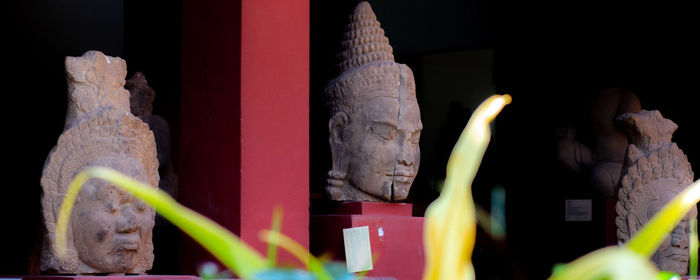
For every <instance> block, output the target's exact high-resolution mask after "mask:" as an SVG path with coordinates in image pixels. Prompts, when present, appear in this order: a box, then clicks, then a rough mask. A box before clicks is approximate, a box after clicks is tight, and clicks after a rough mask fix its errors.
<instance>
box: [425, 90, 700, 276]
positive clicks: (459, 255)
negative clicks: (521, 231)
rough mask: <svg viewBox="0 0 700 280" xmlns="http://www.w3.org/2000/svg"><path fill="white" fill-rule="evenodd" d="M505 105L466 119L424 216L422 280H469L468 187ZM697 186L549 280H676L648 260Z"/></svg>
mask: <svg viewBox="0 0 700 280" xmlns="http://www.w3.org/2000/svg"><path fill="white" fill-rule="evenodd" d="M510 101H511V97H510V96H508V95H500V96H499V95H497V96H492V97H490V98H488V99H486V101H484V102H483V103H482V104H481V105H480V106H479V107H478V108H477V109H476V111H475V112H474V114H473V115H472V117H471V118H470V120H469V123H468V124H467V127H466V128H465V129H464V131H463V132H462V135H461V136H460V138H459V140H458V142H457V144H456V145H455V147H454V149H453V151H452V154H451V156H450V159H449V161H448V163H447V177H446V179H445V183H444V186H443V189H442V191H441V193H440V197H438V199H436V200H435V201H434V202H433V203H432V204H431V205H430V206H429V207H428V210H427V211H426V216H425V228H424V243H425V244H424V245H425V250H426V254H425V255H426V264H425V272H424V274H423V279H424V280H435V279H461V280H465V279H474V268H473V266H472V263H471V253H472V250H473V249H474V241H475V235H476V214H475V207H474V202H473V200H472V196H471V183H472V181H473V179H474V177H475V175H476V171H477V170H478V168H479V164H480V163H481V160H482V157H483V155H484V152H485V151H486V147H487V145H488V143H489V139H490V136H491V132H490V129H489V126H488V125H489V122H490V121H491V120H493V119H494V118H495V116H496V115H497V114H498V113H499V112H500V111H501V109H502V108H503V107H504V106H505V105H506V104H508V103H510ZM699 182H700V181H698V182H696V183H694V184H692V185H691V186H689V187H688V188H687V189H686V190H685V191H683V192H682V193H680V194H679V195H678V196H677V197H676V198H674V199H673V200H672V201H671V202H669V203H668V204H667V205H666V206H665V207H664V208H663V209H662V210H661V211H659V213H658V214H656V215H655V216H654V218H652V220H651V221H650V222H649V223H648V224H647V225H646V226H645V227H644V228H642V229H641V230H640V231H639V232H638V233H637V234H636V235H635V236H634V237H633V238H632V239H631V240H630V241H629V242H628V243H627V244H625V245H624V246H621V247H607V248H602V249H599V250H596V251H593V252H592V253H589V254H587V255H585V256H583V257H581V258H579V259H577V260H575V261H573V262H571V263H569V264H566V265H559V266H557V267H556V268H555V271H554V273H553V275H552V276H551V278H550V279H551V280H560V279H562V280H563V279H567V280H571V279H620V280H621V279H630V280H631V279H635V280H640V279H679V277H678V276H677V275H674V274H672V273H667V272H659V271H658V270H657V269H656V267H655V266H654V265H653V264H652V263H651V262H650V261H649V257H651V255H652V254H653V253H654V251H655V250H656V248H657V247H658V246H659V245H660V244H661V242H663V240H664V239H665V238H666V236H667V235H668V234H669V232H670V231H671V230H673V228H674V227H675V226H676V224H678V222H679V221H680V220H681V219H682V218H683V216H685V214H686V213H687V212H688V211H689V210H690V209H691V207H694V206H695V205H696V204H697V203H698V201H700V183H699ZM691 258H692V257H691ZM691 266H692V265H691Z"/></svg>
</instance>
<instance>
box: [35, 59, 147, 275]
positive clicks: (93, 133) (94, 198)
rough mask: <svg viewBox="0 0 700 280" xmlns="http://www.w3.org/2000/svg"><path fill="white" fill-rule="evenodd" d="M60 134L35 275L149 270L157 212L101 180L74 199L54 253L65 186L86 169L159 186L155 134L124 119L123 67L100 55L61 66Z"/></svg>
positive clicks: (46, 188) (50, 164)
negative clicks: (65, 99)
mask: <svg viewBox="0 0 700 280" xmlns="http://www.w3.org/2000/svg"><path fill="white" fill-rule="evenodd" d="M66 72H67V75H68V90H69V91H68V95H69V104H68V114H67V117H66V126H65V129H64V131H63V133H62V134H61V136H60V137H59V139H58V142H57V144H56V146H55V147H54V148H53V150H52V151H51V152H50V154H49V156H48V158H47V160H46V163H45V165H44V170H43V172H42V177H41V186H42V191H43V193H42V199H41V202H42V212H43V218H44V226H45V233H44V240H43V244H42V254H41V264H40V269H41V270H42V271H45V272H53V273H143V272H145V271H146V270H148V269H150V268H151V266H152V264H153V243H152V240H151V235H152V229H153V223H154V217H155V212H154V211H153V209H152V208H150V207H147V206H146V205H145V204H144V203H143V202H141V201H139V200H136V199H134V197H133V196H131V195H128V194H126V193H124V192H123V191H121V190H120V189H117V188H116V187H114V186H113V185H111V184H110V183H107V182H106V181H103V180H98V179H91V180H89V181H88V182H87V183H86V185H85V186H84V187H83V188H82V190H81V191H80V193H79V194H78V199H77V200H76V203H75V206H74V209H73V212H72V214H71V220H70V225H69V227H68V240H67V243H68V244H67V245H68V253H67V255H66V256H59V255H58V254H57V253H56V244H55V243H54V241H55V236H56V219H57V215H58V209H59V208H60V206H61V203H62V202H63V198H64V196H65V192H66V190H67V188H68V185H69V183H70V182H71V181H72V180H73V178H74V176H75V175H77V173H78V172H80V171H81V170H82V169H84V168H86V167H88V166H105V167H110V168H114V169H116V170H118V171H121V172H123V173H125V174H127V175H129V176H132V177H133V178H136V179H137V180H140V181H143V182H145V183H148V184H150V185H151V186H157V185H158V180H159V177H158V161H157V158H156V147H155V140H154V137H153V133H152V132H151V131H150V130H149V129H148V126H147V125H146V124H145V123H144V122H143V121H141V120H140V119H138V118H137V117H135V116H133V115H132V114H131V113H129V92H128V91H127V90H125V89H124V88H123V86H124V83H125V81H124V78H125V76H126V63H125V62H124V60H122V59H120V58H115V57H109V56H105V55H104V54H102V53H101V52H98V51H89V52H87V53H85V54H84V55H83V56H82V57H68V58H66Z"/></svg>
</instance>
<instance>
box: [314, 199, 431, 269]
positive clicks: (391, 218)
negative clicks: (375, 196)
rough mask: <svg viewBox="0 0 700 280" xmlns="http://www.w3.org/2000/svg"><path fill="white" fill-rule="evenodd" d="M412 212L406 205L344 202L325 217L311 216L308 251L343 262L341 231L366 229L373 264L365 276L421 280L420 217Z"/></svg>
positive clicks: (421, 230)
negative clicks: (414, 215)
mask: <svg viewBox="0 0 700 280" xmlns="http://www.w3.org/2000/svg"><path fill="white" fill-rule="evenodd" d="M411 211H412V205H411V204H406V203H379V202H347V203H342V204H340V205H338V206H337V207H335V209H333V210H332V212H331V213H330V214H328V215H312V216H311V224H310V226H311V229H310V235H311V238H310V239H311V252H312V253H314V255H321V254H323V253H329V254H331V256H332V258H333V259H335V260H344V259H345V249H344V243H343V229H344V228H351V227H362V226H368V227H369V239H370V246H371V247H372V254H373V255H374V256H375V262H374V269H373V270H372V271H370V272H369V273H368V274H367V275H369V276H391V277H395V278H396V279H399V280H404V279H420V278H421V277H422V274H423V266H424V263H425V256H424V253H423V218H422V217H412V216H411Z"/></svg>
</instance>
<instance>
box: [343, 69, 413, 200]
mask: <svg viewBox="0 0 700 280" xmlns="http://www.w3.org/2000/svg"><path fill="white" fill-rule="evenodd" d="M408 78H410V79H412V78H413V76H412V75H410V73H405V72H404V71H401V82H400V83H399V85H398V87H397V88H396V89H395V90H397V91H399V94H398V98H396V93H393V94H390V93H387V94H385V95H382V94H380V95H378V96H374V97H371V98H369V99H368V100H366V101H365V102H364V104H362V105H361V108H359V110H357V111H356V112H355V113H353V114H351V115H350V116H348V123H347V124H346V125H345V126H344V127H343V128H342V144H341V145H339V146H337V148H336V149H337V150H334V151H333V153H334V154H337V155H341V157H342V158H344V159H342V161H344V162H346V164H347V168H346V172H347V183H348V184H350V185H351V186H352V187H354V188H357V189H359V190H361V191H362V192H365V193H367V194H370V195H372V196H375V197H378V198H380V199H382V200H387V201H397V200H404V199H406V197H407V196H408V193H409V190H410V188H411V184H413V180H414V179H415V177H416V173H417V172H418V166H419V164H420V148H419V146H418V141H419V139H420V132H421V130H422V128H423V125H422V123H421V120H420V110H419V108H418V103H417V102H416V99H415V92H410V93H409V92H408V90H412V89H409V88H408V87H407V86H406V82H405V81H406V79H408ZM392 95H393V97H392ZM411 97H413V98H411Z"/></svg>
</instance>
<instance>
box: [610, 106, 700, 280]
mask: <svg viewBox="0 0 700 280" xmlns="http://www.w3.org/2000/svg"><path fill="white" fill-rule="evenodd" d="M619 119H620V120H621V121H622V122H623V123H624V125H625V128H626V131H627V135H628V137H629V139H630V145H629V147H628V149H627V155H626V159H625V167H624V168H623V173H622V179H621V181H620V185H621V186H620V190H619V192H618V201H617V205H616V212H617V218H616V219H615V224H616V226H617V238H618V240H619V241H621V242H626V241H628V240H629V239H630V237H631V236H632V235H634V234H635V233H637V231H638V230H639V229H641V227H642V226H644V225H645V224H647V222H648V221H649V220H650V219H651V218H652V217H653V216H654V215H655V214H656V213H657V212H658V211H659V210H661V208H662V207H663V206H664V205H665V204H666V203H668V202H669V201H670V200H671V199H672V198H673V197H674V196H676V195H677V194H678V193H680V192H681V191H682V190H683V189H684V188H685V187H687V186H688V185H690V184H691V183H692V182H693V171H692V169H691V167H690V163H689V162H688V159H687V157H686V156H685V154H683V151H681V150H680V149H679V148H678V146H677V145H676V144H675V143H672V142H671V136H672V134H673V132H674V131H675V130H676V128H677V127H678V126H677V125H676V124H675V123H673V122H672V121H671V120H668V119H664V118H663V117H662V116H661V113H659V111H645V110H642V111H641V112H639V113H636V114H623V115H621V116H620V117H619ZM697 214H698V213H697V209H695V208H693V209H692V210H691V212H690V213H688V215H687V216H686V217H685V218H684V219H683V220H682V221H681V222H680V223H679V225H678V226H677V227H676V228H675V229H674V230H673V232H672V233H671V234H670V236H669V237H668V238H667V239H666V240H665V241H664V242H663V244H661V246H660V247H659V249H658V250H657V251H656V253H655V254H654V256H652V261H653V262H654V263H655V264H656V265H657V266H658V267H659V269H662V270H666V271H673V272H676V273H679V274H680V275H686V274H687V273H688V261H689V249H688V246H689V244H688V242H689V239H688V238H689V220H691V219H694V218H695V217H697Z"/></svg>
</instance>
